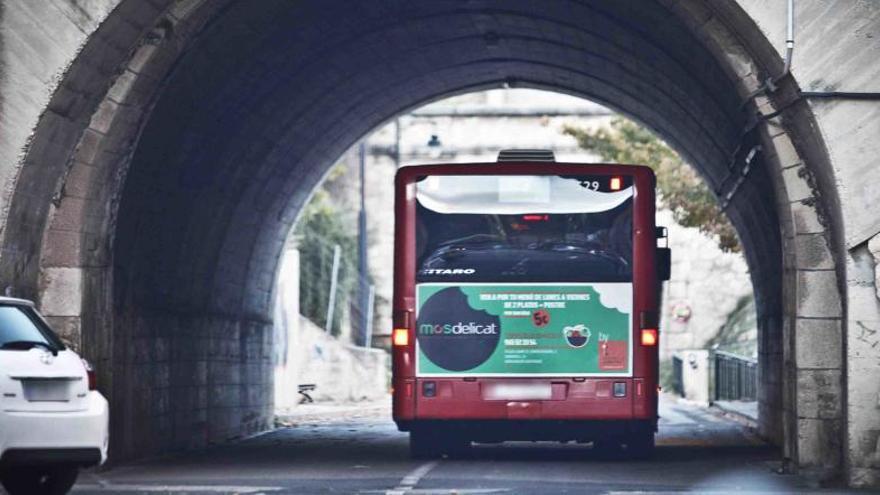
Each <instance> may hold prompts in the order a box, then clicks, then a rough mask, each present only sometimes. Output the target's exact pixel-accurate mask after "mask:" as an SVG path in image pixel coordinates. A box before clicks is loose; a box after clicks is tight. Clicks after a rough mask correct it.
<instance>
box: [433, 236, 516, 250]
mask: <svg viewBox="0 0 880 495" xmlns="http://www.w3.org/2000/svg"><path fill="white" fill-rule="evenodd" d="M503 240H504V239H503V238H502V237H501V236H499V235H495V234H474V235H469V236H467V237H460V238H458V239H452V240H449V241H446V242H442V243H440V246H443V247H447V246H452V247H458V246H462V245H474V244H489V243H492V242H500V241H503Z"/></svg>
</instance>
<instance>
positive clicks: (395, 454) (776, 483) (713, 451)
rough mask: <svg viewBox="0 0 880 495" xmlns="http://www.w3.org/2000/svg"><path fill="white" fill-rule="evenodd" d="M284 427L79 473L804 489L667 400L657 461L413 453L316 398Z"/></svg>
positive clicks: (549, 486) (136, 478) (411, 489)
mask: <svg viewBox="0 0 880 495" xmlns="http://www.w3.org/2000/svg"><path fill="white" fill-rule="evenodd" d="M314 411H315V413H314V414H312V415H311V416H300V417H295V418H291V419H289V422H290V423H291V426H286V427H281V428H279V429H277V430H275V431H272V432H270V433H267V434H263V435H260V436H258V437H255V438H251V439H248V440H244V441H242V442H238V443H235V444H232V445H226V446H222V447H216V448H213V449H210V450H207V451H202V452H195V453H189V454H184V455H178V456H173V457H167V458H163V459H156V460H152V461H148V462H142V463H138V464H131V465H124V466H116V467H114V468H112V469H105V470H101V471H98V472H90V473H84V474H83V475H82V476H81V478H80V482H79V483H78V484H77V486H76V488H75V489H74V493H76V494H80V495H87V494H111V493H113V494H115V493H118V494H133V493H144V494H157V493H158V494H163V493H174V494H216V493H222V494H227V493H228V494H232V493H239V494H257V493H265V494H276V493H278V494H282V493H284V494H287V493H296V494H312V493H315V494H320V493H334V494H335V493H363V494H367V493H376V494H462V495H465V494H484V493H486V494H489V493H501V494H545V493H547V494H549V493H577V494H586V493H604V494H626V493H640V494H645V493H655V492H660V493H706V492H719V493H738V494H739V493H752V492H757V493H767V492H770V493H804V492H813V491H815V492H821V493H829V492H830V491H826V490H820V489H818V488H813V487H812V486H811V483H810V482H809V481H808V480H806V479H803V478H799V477H796V476H791V475H780V474H776V470H777V469H778V468H779V454H778V452H777V451H776V450H774V449H773V448H771V447H768V446H766V445H764V444H762V443H761V442H760V441H758V440H757V439H756V438H754V437H753V436H752V435H750V434H749V432H748V429H747V428H745V427H743V426H742V425H741V424H739V423H737V422H735V421H732V420H730V419H727V418H724V417H721V416H718V415H716V414H714V413H711V412H708V411H706V410H704V409H700V408H696V407H693V406H688V405H684V404H678V403H675V402H672V401H664V402H663V404H662V406H661V415H662V422H661V428H660V433H659V437H658V448H657V451H656V456H655V459H654V460H651V461H641V462H639V461H626V460H617V461H615V460H609V459H608V458H607V456H602V455H599V453H598V452H595V451H593V450H592V449H591V448H590V447H589V446H584V445H573V444H567V445H561V444H554V443H546V444H543V443H537V444H536V443H510V444H503V445H487V446H476V447H475V448H474V449H473V454H472V456H470V457H469V458H467V459H461V460H450V459H443V460H439V461H434V462H425V461H413V460H410V459H409V457H408V454H407V437H406V435H405V434H403V433H399V432H398V431H397V430H396V429H395V427H394V425H393V423H391V421H390V415H389V411H388V408H387V407H384V406H379V407H376V406H373V407H368V406H359V407H358V408H356V409H348V410H341V411H340V410H333V409H332V408H325V409H321V408H316V409H314Z"/></svg>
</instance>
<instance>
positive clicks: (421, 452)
mask: <svg viewBox="0 0 880 495" xmlns="http://www.w3.org/2000/svg"><path fill="white" fill-rule="evenodd" d="M470 446H471V442H470V440H468V439H466V438H464V437H463V436H462V435H461V434H458V433H456V432H450V431H438V430H431V429H423V428H414V429H413V430H412V431H410V432H409V454H410V457H412V458H413V459H436V458H439V457H442V456H444V455H446V456H449V457H461V456H463V455H465V454H466V453H467V452H468V450H469V449H470Z"/></svg>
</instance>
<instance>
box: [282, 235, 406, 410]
mask: <svg viewBox="0 0 880 495" xmlns="http://www.w3.org/2000/svg"><path fill="white" fill-rule="evenodd" d="M299 276H300V273H299V252H298V251H297V250H296V249H287V250H285V252H284V256H283V258H282V261H281V267H280V268H279V273H278V291H277V301H278V302H277V304H276V306H275V345H274V351H275V383H274V387H275V409H276V410H277V411H285V410H289V409H291V408H294V407H296V406H298V405H299V403H300V401H301V399H302V398H303V397H302V396H301V395H300V394H299V392H298V386H299V385H305V384H311V385H315V386H316V389H315V390H314V391H313V392H309V395H310V396H311V397H312V398H313V399H314V400H315V401H328V402H356V401H361V400H376V399H381V398H383V397H387V396H388V389H389V386H390V384H391V376H390V374H391V359H390V356H389V355H388V353H387V352H385V351H384V350H381V349H366V348H363V347H357V346H353V345H350V344H346V343H345V342H343V341H342V340H340V339H337V338H335V337H333V336H331V335H328V334H327V332H326V331H324V329H323V328H320V327H318V326H317V325H315V324H314V323H312V322H311V321H310V320H309V319H307V318H305V317H303V316H301V315H300V314H299Z"/></svg>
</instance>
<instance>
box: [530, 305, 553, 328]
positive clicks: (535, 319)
mask: <svg viewBox="0 0 880 495" xmlns="http://www.w3.org/2000/svg"><path fill="white" fill-rule="evenodd" d="M532 323H533V324H534V325H535V326H536V327H544V326H547V324H548V323H550V313H549V312H548V311H547V310H545V309H539V310H537V311H535V312H534V313H532Z"/></svg>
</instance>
